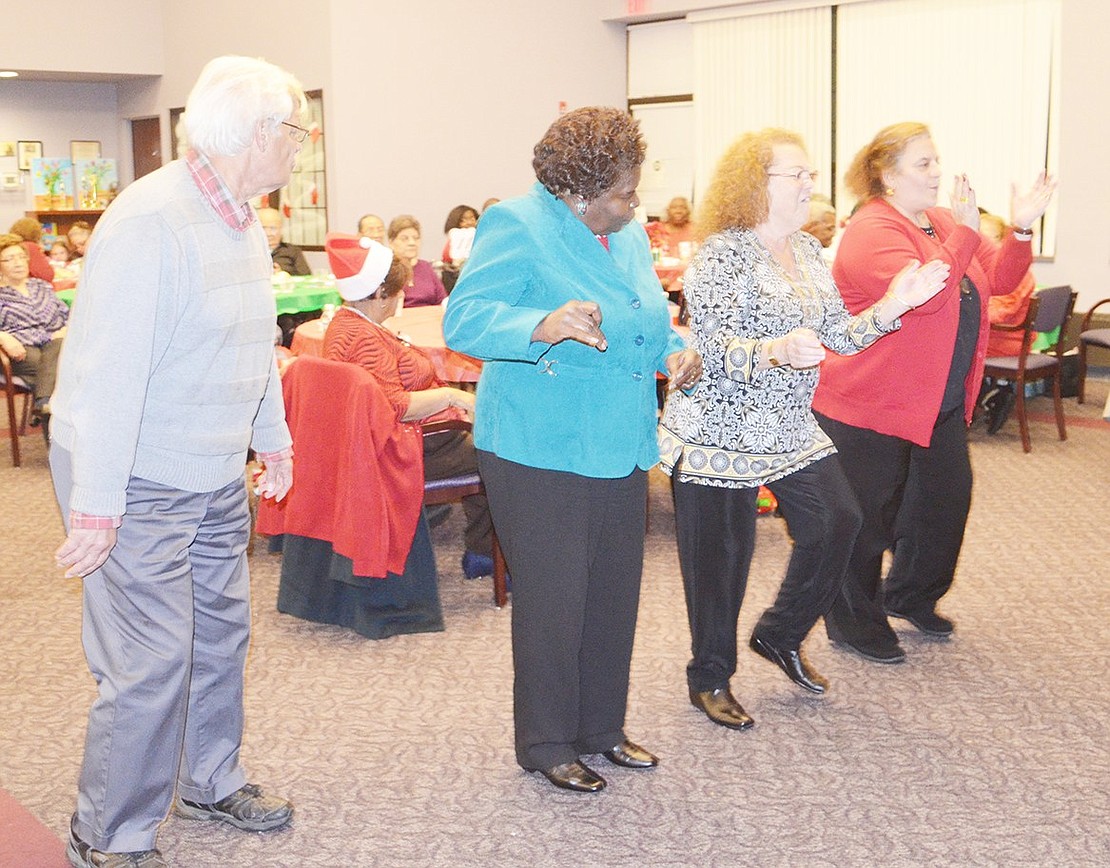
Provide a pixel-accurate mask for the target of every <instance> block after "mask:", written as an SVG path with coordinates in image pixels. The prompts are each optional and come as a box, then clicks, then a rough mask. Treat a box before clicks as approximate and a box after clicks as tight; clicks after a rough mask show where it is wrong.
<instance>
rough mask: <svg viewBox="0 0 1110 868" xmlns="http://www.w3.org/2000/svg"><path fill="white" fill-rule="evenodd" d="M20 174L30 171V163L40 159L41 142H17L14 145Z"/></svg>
mask: <svg viewBox="0 0 1110 868" xmlns="http://www.w3.org/2000/svg"><path fill="white" fill-rule="evenodd" d="M16 156H17V157H18V158H19V169H20V171H21V172H30V171H31V161H32V160H35V159H40V158H41V157H42V142H19V143H18V144H17V145H16Z"/></svg>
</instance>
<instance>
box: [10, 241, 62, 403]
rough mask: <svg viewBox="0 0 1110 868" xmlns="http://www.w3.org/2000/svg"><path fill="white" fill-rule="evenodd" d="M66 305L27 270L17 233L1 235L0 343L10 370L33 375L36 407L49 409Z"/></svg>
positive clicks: (26, 260) (24, 251)
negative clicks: (10, 364) (10, 367)
mask: <svg viewBox="0 0 1110 868" xmlns="http://www.w3.org/2000/svg"><path fill="white" fill-rule="evenodd" d="M68 318H69V308H67V307H66V306H65V304H64V303H62V302H61V301H59V300H58V298H57V296H55V295H54V287H53V286H51V285H50V284H49V283H47V282H46V281H45V280H39V279H38V278H37V277H31V276H30V256H29V255H28V253H27V251H26V249H24V247H23V239H22V238H21V237H20V236H18V235H0V349H2V350H3V351H4V353H5V354H6V355H7V356H8V358H10V359H11V360H12V373H14V374H17V375H19V376H21V377H25V378H26V379H28V380H30V381H32V382H33V383H34V388H35V412H36V413H37V414H39V415H41V416H45V415H48V414H49V413H50V407H49V401H50V394H51V393H52V392H53V391H54V377H55V373H56V371H57V368H58V355H59V353H61V351H62V338H63V337H65V332H66V320H67V319H68Z"/></svg>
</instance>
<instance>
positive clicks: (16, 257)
mask: <svg viewBox="0 0 1110 868" xmlns="http://www.w3.org/2000/svg"><path fill="white" fill-rule="evenodd" d="M30 259H31V257H30V256H28V255H27V254H26V253H13V254H12V255H11V256H5V257H4V258H3V259H0V265H8V264H10V263H12V262H29V261H30Z"/></svg>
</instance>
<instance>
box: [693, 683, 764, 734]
mask: <svg viewBox="0 0 1110 868" xmlns="http://www.w3.org/2000/svg"><path fill="white" fill-rule="evenodd" d="M690 704H691V705H693V706H694V708H697V709H700V710H702V711H704V712H705V716H706V717H708V718H709V719H710V720H712V721H713V722H714V723H716V724H717V725H719V726H725V727H728V728H729V729H751V728H752V726H753V725H754V724H755V721H754V720H752V718H751V716H750V715H749V714H748V713H747V712H746V711H744V708H743V706H742V705H740V703H739V702H737V701H736V697H735V696H733V695H732V691H731V690H729V689H728V687H727V686H726V687H718V688H716V689H715V690H703V691H701V692H698V691H695V690H691V691H690Z"/></svg>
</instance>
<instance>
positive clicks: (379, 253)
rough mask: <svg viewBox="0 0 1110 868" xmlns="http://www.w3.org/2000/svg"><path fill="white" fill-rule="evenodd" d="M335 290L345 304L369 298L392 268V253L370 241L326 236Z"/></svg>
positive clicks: (335, 234)
mask: <svg viewBox="0 0 1110 868" xmlns="http://www.w3.org/2000/svg"><path fill="white" fill-rule="evenodd" d="M324 249H325V250H326V251H327V252H328V262H329V263H331V273H332V274H334V275H335V282H336V284H337V286H336V288H337V289H338V290H339V294H340V295H341V296H343V298H344V299H346V300H347V301H359V300H360V299H363V298H369V297H370V296H371V295H373V294H374V293H375V292H377V290H378V287H379V286H381V285H382V281H383V280H385V276H386V274H388V273H389V267H390V266H391V265H392V264H393V251H392V250H390V249H389V248H388V247H386V246H385V245H382V244H379V243H378V242H377V241H373V240H371V239H369V238H359V237H357V236H355V235H343V234H341V233H339V232H329V233H328V236H327V238H326V239H325V240H324Z"/></svg>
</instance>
